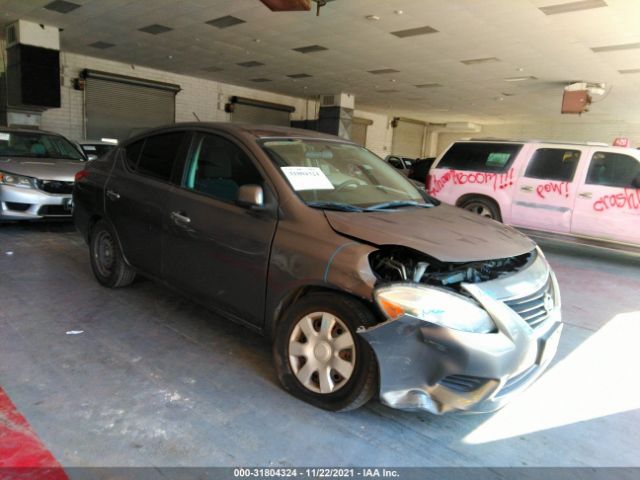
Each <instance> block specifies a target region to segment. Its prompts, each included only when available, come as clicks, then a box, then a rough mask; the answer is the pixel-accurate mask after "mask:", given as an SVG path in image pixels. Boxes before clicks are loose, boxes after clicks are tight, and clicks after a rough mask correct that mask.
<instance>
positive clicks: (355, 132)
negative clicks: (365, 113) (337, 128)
mask: <svg viewBox="0 0 640 480" xmlns="http://www.w3.org/2000/svg"><path fill="white" fill-rule="evenodd" d="M371 124H373V120H369V119H367V118H359V117H353V121H352V123H351V140H352V141H353V142H356V143H357V144H358V145H362V146H363V147H365V146H366V145H367V127H368V126H369V125H371Z"/></svg>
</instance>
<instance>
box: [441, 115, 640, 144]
mask: <svg viewBox="0 0 640 480" xmlns="http://www.w3.org/2000/svg"><path fill="white" fill-rule="evenodd" d="M587 115H588V114H587ZM585 120H586V119H585ZM469 137H475V138H481V137H496V138H506V139H514V140H529V139H534V140H558V141H573V142H604V143H608V144H612V143H613V141H614V139H615V138H617V137H626V138H629V140H630V142H631V146H632V147H638V146H640V123H628V122H615V123H587V122H562V123H532V124H503V125H483V126H482V132H480V133H474V134H464V133H441V134H440V135H439V137H438V154H440V153H441V152H442V151H443V150H444V149H445V148H447V146H449V145H450V144H451V143H452V142H453V141H455V140H458V139H460V138H469Z"/></svg>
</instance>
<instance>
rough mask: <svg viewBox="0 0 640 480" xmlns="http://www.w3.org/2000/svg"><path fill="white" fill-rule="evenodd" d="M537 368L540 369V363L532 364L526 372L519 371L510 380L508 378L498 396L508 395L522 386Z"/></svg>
mask: <svg viewBox="0 0 640 480" xmlns="http://www.w3.org/2000/svg"><path fill="white" fill-rule="evenodd" d="M537 369H538V365H531V366H530V367H529V368H528V369H526V370H525V371H524V372H522V373H519V374H518V375H516V376H515V377H511V378H510V379H509V380H507V383H505V384H504V387H502V388H501V389H500V391H499V392H498V394H497V395H496V398H499V397H502V396H504V395H508V394H509V393H511V392H513V391H514V390H517V389H518V387H521V386H522V385H523V384H525V383H526V382H527V380H529V378H530V377H531V375H533V374H534V373H535V372H536V370H537Z"/></svg>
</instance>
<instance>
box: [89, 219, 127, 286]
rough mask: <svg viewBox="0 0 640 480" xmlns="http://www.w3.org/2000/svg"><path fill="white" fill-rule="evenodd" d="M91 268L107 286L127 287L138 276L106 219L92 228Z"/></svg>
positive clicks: (97, 277)
mask: <svg viewBox="0 0 640 480" xmlns="http://www.w3.org/2000/svg"><path fill="white" fill-rule="evenodd" d="M89 253H90V255H91V269H92V270H93V274H94V276H95V277H96V279H97V280H98V282H100V284H102V285H104V286H105V287H110V288H117V287H125V286H127V285H129V284H131V282H133V280H134V279H135V278H136V272H135V270H133V269H132V268H131V267H130V266H129V265H127V264H126V262H125V260H124V257H123V255H122V252H121V251H120V245H118V241H117V239H116V235H115V232H114V231H113V229H112V228H111V226H110V225H109V224H108V223H107V222H105V221H104V220H100V221H98V222H97V223H96V224H95V225H94V227H93V228H92V229H91V237H90V242H89Z"/></svg>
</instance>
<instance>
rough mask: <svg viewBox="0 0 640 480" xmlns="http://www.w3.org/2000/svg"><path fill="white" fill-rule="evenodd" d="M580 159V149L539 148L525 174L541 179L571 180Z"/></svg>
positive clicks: (528, 176)
mask: <svg viewBox="0 0 640 480" xmlns="http://www.w3.org/2000/svg"><path fill="white" fill-rule="evenodd" d="M579 161H580V150H567V149H565V148H539V149H538V150H536V151H535V153H534V154H533V157H531V161H530V162H529V165H528V166H527V170H526V172H525V173H524V176H525V177H527V178H538V179H540V180H554V181H557V182H571V181H573V176H574V175H575V173H576V168H577V167H578V162H579Z"/></svg>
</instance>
